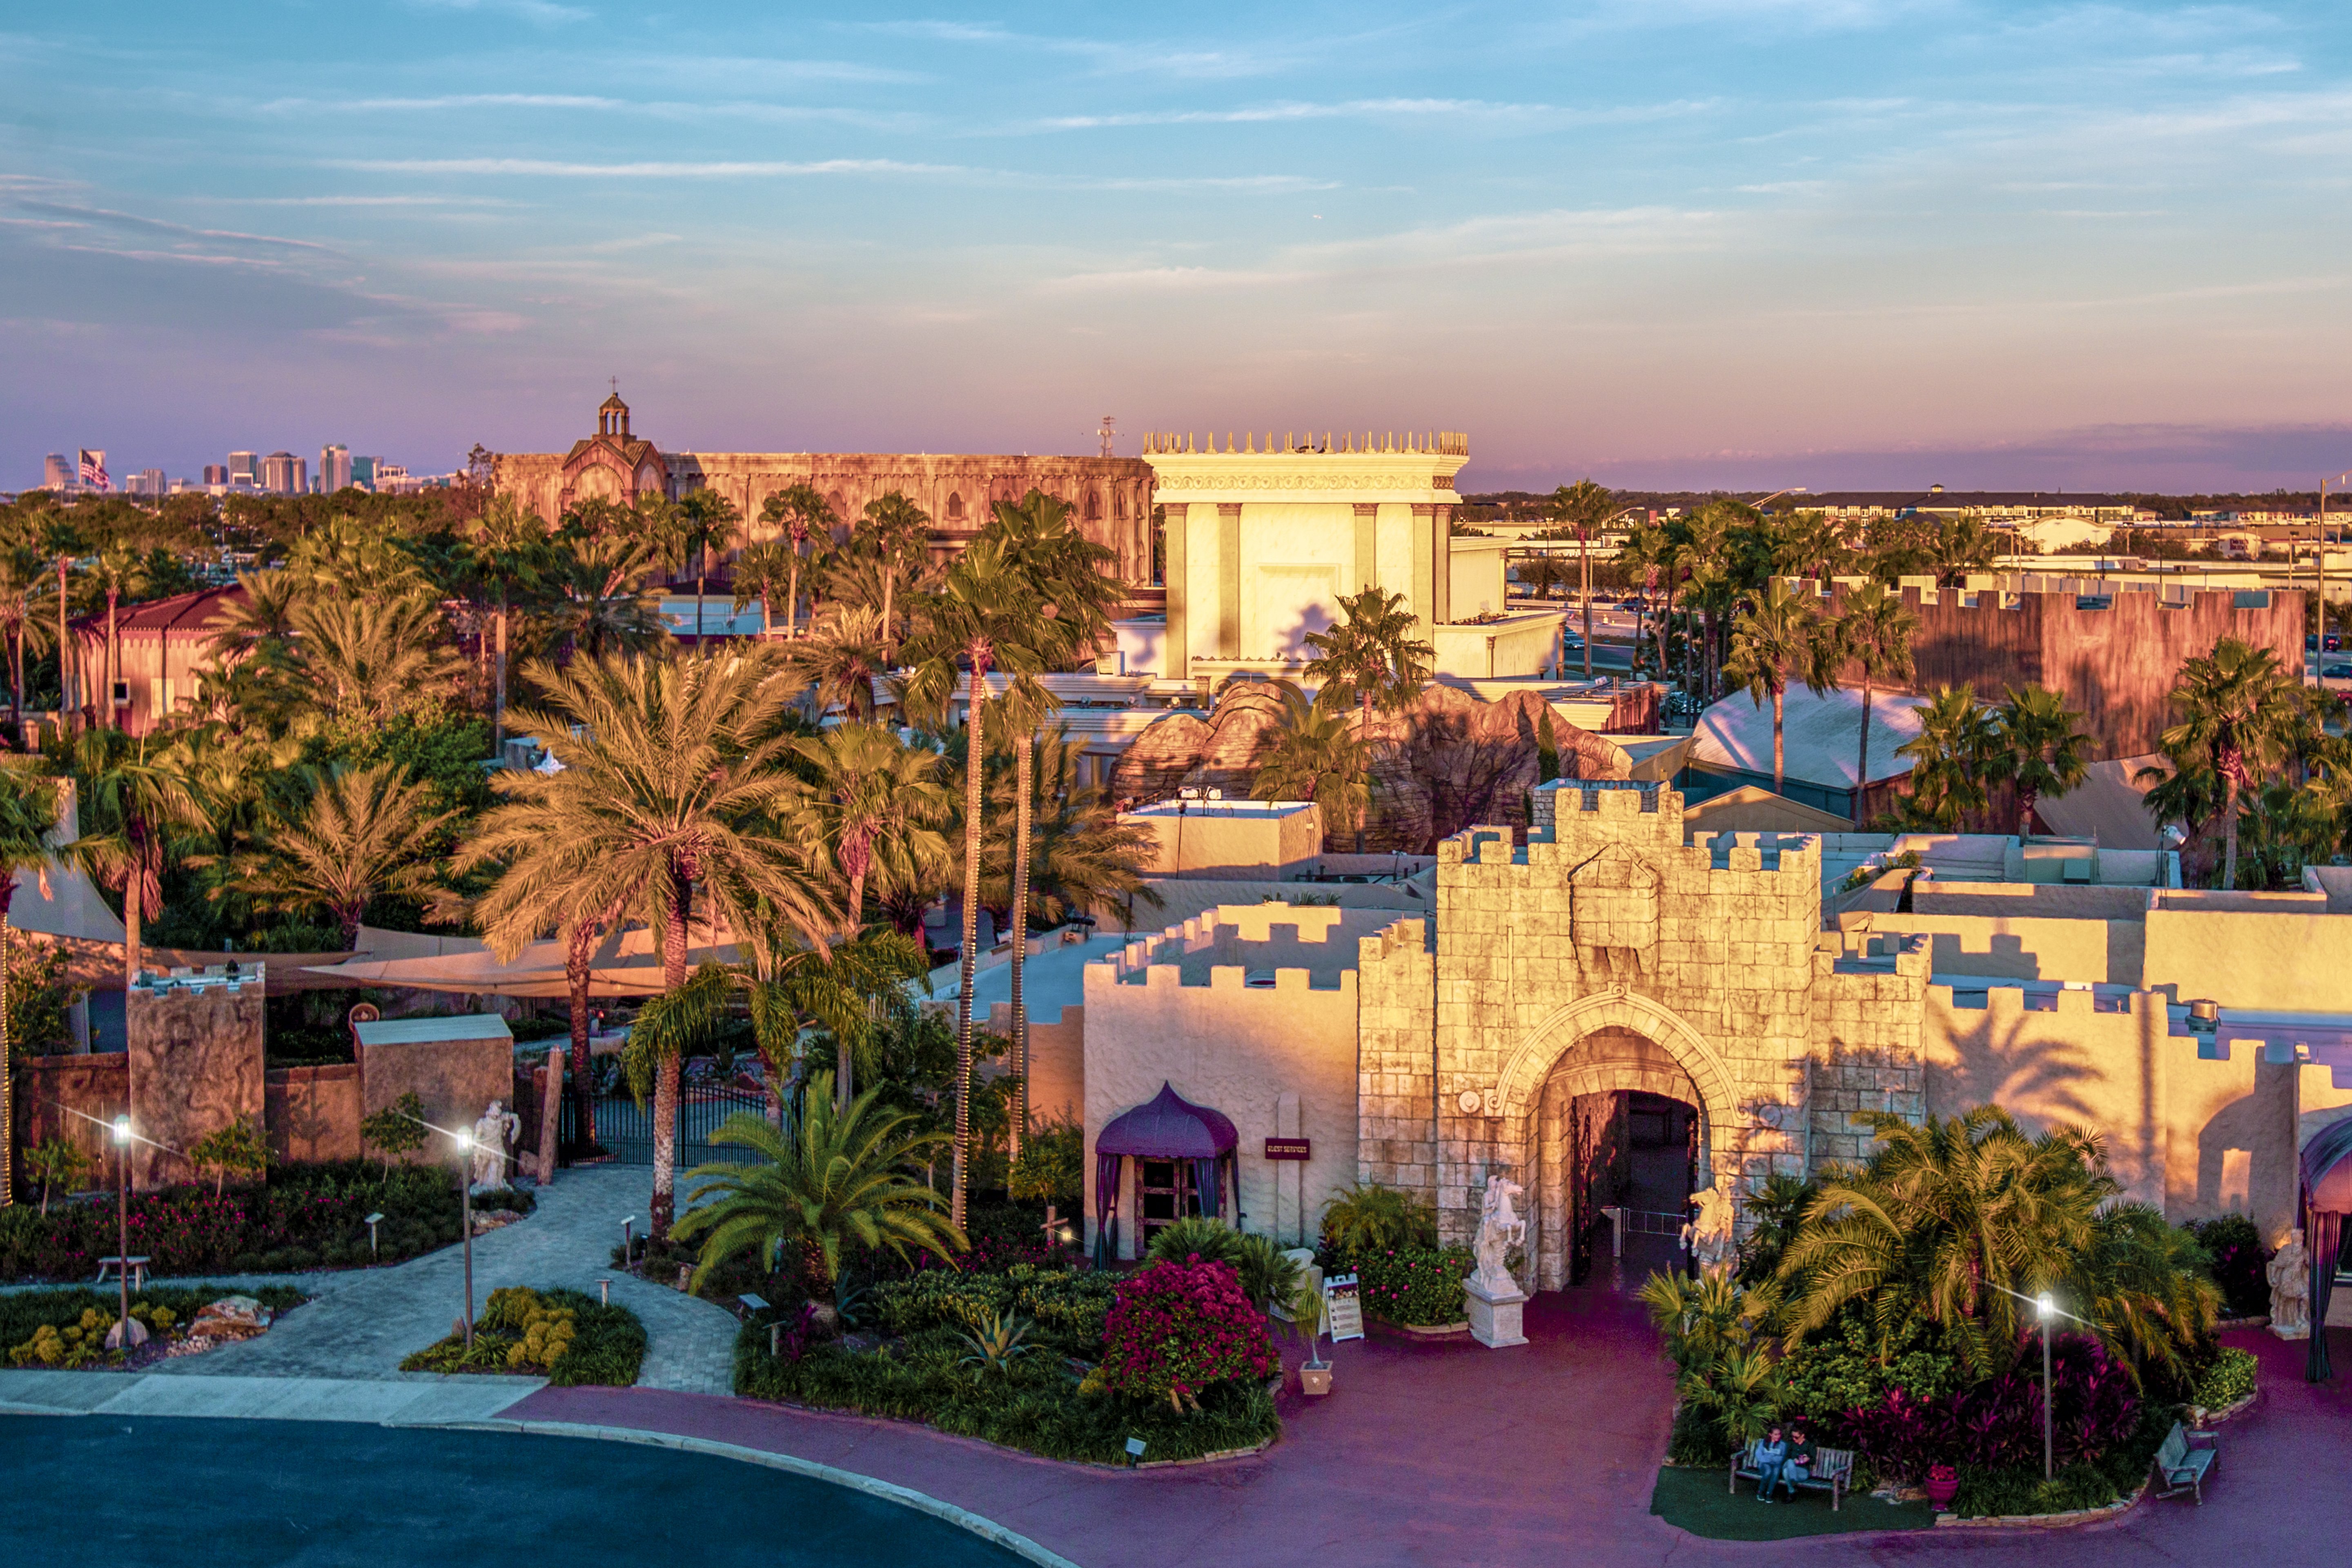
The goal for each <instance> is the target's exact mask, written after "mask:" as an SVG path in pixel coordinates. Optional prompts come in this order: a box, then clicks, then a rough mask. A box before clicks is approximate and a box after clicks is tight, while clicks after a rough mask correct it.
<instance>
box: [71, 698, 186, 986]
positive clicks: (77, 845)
mask: <svg viewBox="0 0 2352 1568" xmlns="http://www.w3.org/2000/svg"><path fill="white" fill-rule="evenodd" d="M178 761H179V759H178V758H177V757H176V756H175V755H174V754H173V752H169V751H166V750H164V749H163V748H153V747H151V745H150V742H149V740H148V738H147V737H146V736H143V735H142V736H141V737H140V738H139V739H137V740H136V741H131V740H127V739H125V738H124V737H122V736H121V735H118V734H116V733H114V732H112V731H106V730H89V731H83V733H82V734H81V736H80V737H79V740H78V741H77V742H76V744H75V748H74V773H75V776H76V778H77V779H78V781H79V785H80V814H79V815H80V818H81V829H82V832H81V837H79V838H77V839H75V840H74V841H73V842H72V843H71V844H68V845H67V846H66V852H67V853H68V855H70V856H71V857H72V858H73V859H74V861H75V862H76V863H77V864H79V866H80V867H81V868H82V869H83V870H85V871H87V872H88V873H89V875H90V877H91V878H92V879H94V880H96V881H98V882H100V883H101V884H103V885H104V886H106V887H109V888H113V889H118V890H120V891H121V894H122V976H123V984H124V986H125V987H126V989H127V988H129V987H131V986H134V985H136V984H138V983H139V972H140V969H141V967H142V960H143V958H144V956H145V955H144V952H143V951H142V946H141V943H140V936H139V933H140V922H141V921H142V919H143V918H144V916H145V915H146V913H147V912H148V911H149V910H161V909H162V908H163V868H164V865H165V863H166V861H167V860H168V858H169V847H170V838H171V835H172V834H173V832H174V831H175V830H182V829H191V828H194V829H199V830H201V829H202V828H203V827H204V826H205V818H204V809H203V807H202V806H201V805H198V804H197V801H196V798H195V795H194V791H192V790H191V789H189V787H188V783H187V780H186V778H185V776H184V774H183V773H182V772H181V769H180V767H179V765H178Z"/></svg>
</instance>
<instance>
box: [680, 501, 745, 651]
mask: <svg viewBox="0 0 2352 1568" xmlns="http://www.w3.org/2000/svg"><path fill="white" fill-rule="evenodd" d="M677 514H678V522H679V532H678V542H679V544H680V546H681V547H682V548H684V549H686V550H687V551H688V552H691V553H692V554H693V556H694V639H695V641H696V642H697V643H698V644H699V643H700V642H701V640H702V595H703V590H704V589H705V588H706V587H708V586H709V582H710V547H711V546H712V545H713V544H715V543H717V542H719V541H720V540H722V539H724V538H726V537H727V536H728V535H729V534H730V533H732V532H733V531H735V525H736V524H737V523H739V522H740V521H743V515H742V513H741V512H740V511H738V510H736V508H735V503H734V502H733V501H731V500H728V499H727V498H726V497H725V496H723V495H721V494H719V492H718V491H717V490H714V489H698V490H695V491H692V492H691V493H689V494H688V496H687V497H686V499H685V500H681V501H679V502H678V503H677Z"/></svg>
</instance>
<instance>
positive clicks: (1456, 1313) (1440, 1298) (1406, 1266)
mask: <svg viewBox="0 0 2352 1568" xmlns="http://www.w3.org/2000/svg"><path fill="white" fill-rule="evenodd" d="M1349 1262H1350V1266H1351V1267H1352V1268H1353V1269H1354V1271H1355V1275H1356V1280H1357V1295H1358V1297H1359V1298H1360V1300H1362V1301H1363V1304H1364V1310H1365V1311H1366V1312H1367V1313H1368V1314H1370V1316H1372V1317H1375V1318H1378V1319H1380V1320H1381V1321H1383V1322H1389V1323H1402V1324H1403V1325H1405V1326H1407V1327H1410V1328H1442V1327H1444V1326H1445V1325H1446V1324H1449V1323H1458V1322H1460V1321H1462V1315H1463V1312H1464V1311H1465V1303H1464V1300H1463V1295H1462V1281H1463V1280H1465V1279H1468V1278H1469V1277H1470V1270H1471V1268H1473V1267H1474V1266H1475V1259H1474V1258H1472V1257H1471V1255H1470V1249H1469V1248H1468V1247H1393V1248H1388V1249H1384V1250H1381V1251H1379V1252H1369V1253H1359V1254H1358V1255H1356V1257H1354V1258H1352V1259H1350V1260H1349Z"/></svg>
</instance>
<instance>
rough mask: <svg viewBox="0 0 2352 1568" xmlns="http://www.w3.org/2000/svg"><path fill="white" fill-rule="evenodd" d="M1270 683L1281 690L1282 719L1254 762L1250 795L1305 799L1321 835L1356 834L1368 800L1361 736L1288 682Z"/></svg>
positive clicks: (1259, 798) (1367, 777)
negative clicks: (1313, 808)
mask: <svg viewBox="0 0 2352 1568" xmlns="http://www.w3.org/2000/svg"><path fill="white" fill-rule="evenodd" d="M1276 686H1277V687H1278V688H1280V689H1281V691H1282V721H1281V722H1280V723H1279V724H1278V725H1277V726H1276V728H1275V730H1274V731H1273V741H1274V744H1273V745H1272V747H1271V748H1270V749H1269V750H1267V751H1266V752H1265V754H1264V756H1263V758H1262V760H1261V761H1260V762H1259V763H1258V770H1257V777H1256V778H1255V780H1253V781H1252V782H1251V784H1250V795H1251V797H1252V798H1254V799H1256V800H1311V801H1313V802H1314V803H1315V805H1316V809H1317V811H1318V813H1319V814H1320V815H1321V816H1322V819H1323V826H1324V830H1325V831H1326V832H1327V833H1331V834H1338V833H1341V832H1348V831H1354V832H1358V833H1360V832H1361V831H1362V824H1363V819H1364V813H1365V811H1366V810H1367V809H1368V808H1369V807H1370V805H1371V798H1372V791H1371V773H1370V768H1369V766H1368V765H1367V764H1366V763H1365V759H1364V750H1365V742H1364V740H1363V737H1362V736H1361V735H1360V733H1358V732H1356V731H1351V730H1350V729H1349V727H1348V721H1347V720H1346V719H1345V718H1344V717H1342V716H1341V715H1340V714H1338V713H1335V712H1332V711H1331V710H1328V709H1326V708H1320V707H1318V706H1317V705H1316V704H1314V703H1312V702H1309V701H1307V697H1306V694H1305V693H1303V692H1301V691H1300V690H1299V689H1298V688H1297V687H1296V686H1293V685H1292V684H1291V683H1290V682H1289V681H1286V680H1285V681H1277V682H1276Z"/></svg>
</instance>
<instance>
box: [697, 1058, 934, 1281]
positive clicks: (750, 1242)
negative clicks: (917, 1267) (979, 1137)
mask: <svg viewBox="0 0 2352 1568" xmlns="http://www.w3.org/2000/svg"><path fill="white" fill-rule="evenodd" d="M831 1077H832V1075H830V1074H828V1073H819V1074H817V1075H816V1077H815V1078H814V1079H813V1080H812V1081H811V1082H810V1084H809V1086H808V1091H807V1093H806V1095H805V1096H804V1098H803V1105H802V1109H801V1115H800V1125H799V1126H798V1127H797V1128H795V1129H794V1130H793V1132H792V1134H791V1135H790V1136H787V1135H786V1134H785V1133H784V1132H782V1131H780V1130H779V1129H777V1128H774V1127H771V1126H770V1125H769V1124H768V1123H767V1122H766V1121H763V1120H761V1118H759V1117H757V1116H753V1115H751V1114H750V1113H748V1112H745V1111H737V1112H736V1113H735V1114H734V1115H733V1116H730V1117H729V1118H728V1119H727V1121H725V1122H724V1123H722V1124H721V1125H720V1127H719V1131H716V1132H714V1133H712V1134H711V1136H710V1141H711V1142H713V1143H723V1144H727V1145H729V1146H730V1147H734V1148H740V1149H749V1150H751V1152H753V1153H755V1154H757V1155H759V1156H760V1161H759V1163H756V1164H751V1165H741V1164H732V1163H719V1164H711V1165H698V1166H696V1167H695V1169H694V1170H693V1171H692V1172H690V1173H688V1174H689V1176H690V1178H691V1179H692V1180H694V1181H696V1182H698V1183H699V1185H698V1186H697V1187H696V1188H695V1189H694V1193H693V1195H692V1200H691V1201H692V1205H693V1206H692V1207H691V1208H690V1209H689V1210H688V1213H687V1215H685V1216H684V1217H683V1218H681V1219H680V1220H679V1221H678V1222H677V1231H676V1235H677V1237H678V1238H679V1239H680V1240H682V1241H683V1240H691V1239H692V1238H693V1237H698V1236H699V1237H703V1243H702V1257H701V1259H700V1265H699V1267H698V1268H697V1269H696V1271H695V1278H694V1283H695V1284H696V1285H697V1286H699V1285H700V1284H701V1282H702V1281H703V1279H706V1278H708V1277H709V1273H710V1270H711V1269H712V1268H716V1267H717V1266H718V1265H719V1264H720V1263H722V1262H724V1261H725V1260H726V1259H728V1258H732V1257H733V1256H735V1254H737V1253H739V1252H743V1251H746V1250H751V1249H754V1248H756V1249H757V1251H756V1256H758V1257H761V1258H767V1257H769V1256H771V1255H772V1253H773V1252H774V1251H775V1249H776V1248H778V1247H782V1245H783V1244H784V1243H785V1242H788V1241H789V1242H793V1243H796V1244H798V1245H799V1247H801V1249H802V1255H803V1258H805V1259H806V1260H807V1262H808V1264H809V1271H810V1274H811V1276H812V1277H813V1279H814V1282H815V1295H816V1299H817V1300H818V1302H819V1304H820V1305H824V1306H827V1307H829V1306H830V1305H831V1304H832V1302H833V1299H834V1285H835V1281H836V1280H837V1279H839V1278H840V1277H841V1262H842V1256H843V1254H844V1252H845V1250H846V1249H847V1248H849V1247H857V1248H858V1249H859V1250H861V1251H866V1252H879V1251H883V1250H887V1251H889V1252H891V1253H893V1254H895V1255H897V1256H898V1258H901V1259H905V1260H907V1261H909V1262H911V1261H912V1259H911V1258H908V1254H909V1253H910V1252H929V1253H935V1254H937V1255H938V1256H939V1257H940V1258H942V1259H944V1260H946V1261H948V1262H950V1264H952V1263H953V1261H954V1258H955V1257H956V1255H957V1254H958V1253H961V1252H962V1251H964V1250H965V1249H966V1248H967V1247H970V1246H971V1242H970V1241H969V1240H968V1239H967V1238H966V1237H965V1236H964V1233H963V1226H961V1224H960V1223H958V1222H957V1221H955V1220H954V1219H953V1218H948V1219H944V1220H943V1219H941V1218H940V1215H939V1212H938V1209H939V1203H940V1197H939V1194H937V1193H935V1192H933V1191H932V1190H931V1189H930V1188H929V1187H928V1186H926V1185H925V1184H922V1183H921V1182H919V1181H917V1180H916V1179H915V1172H916V1171H917V1170H918V1169H919V1167H920V1164H921V1161H920V1158H919V1156H920V1155H921V1153H922V1152H923V1151H924V1150H926V1149H928V1148H930V1147H932V1146H934V1145H935V1144H937V1143H938V1142H940V1134H938V1133H936V1132H920V1131H914V1130H913V1124H914V1121H915V1118H914V1117H913V1116H912V1115H910V1114H909V1113H908V1112H906V1111H903V1110H886V1109H883V1108H881V1107H879V1106H877V1105H876V1104H875V1102H874V1099H875V1094H876V1091H875V1090H873V1089H867V1090H866V1092H865V1093H864V1094H862V1095H860V1096H858V1098H857V1099H856V1100H855V1101H853V1102H852V1103H851V1104H850V1106H849V1108H848V1109H847V1110H841V1111H836V1110H835V1109H834V1105H833V1096H832V1089H833V1085H832V1082H831ZM705 1200H708V1201H707V1202H706V1201H705Z"/></svg>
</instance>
